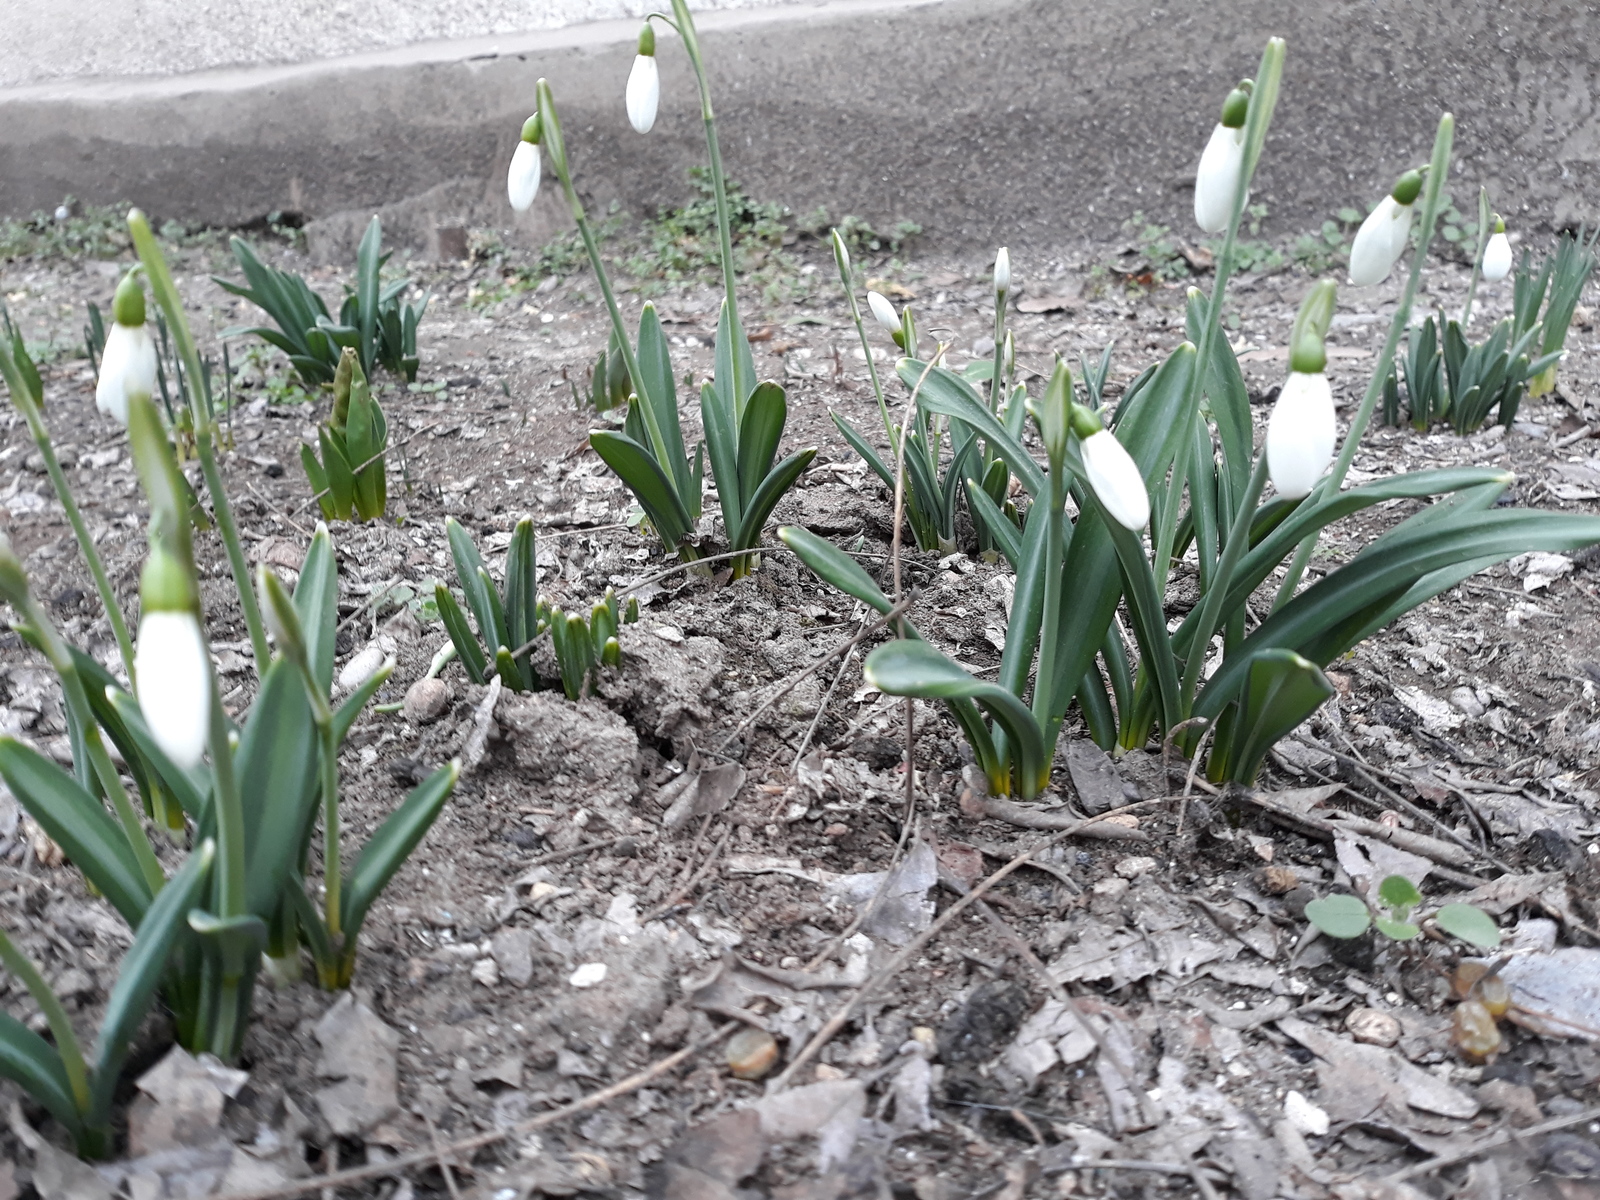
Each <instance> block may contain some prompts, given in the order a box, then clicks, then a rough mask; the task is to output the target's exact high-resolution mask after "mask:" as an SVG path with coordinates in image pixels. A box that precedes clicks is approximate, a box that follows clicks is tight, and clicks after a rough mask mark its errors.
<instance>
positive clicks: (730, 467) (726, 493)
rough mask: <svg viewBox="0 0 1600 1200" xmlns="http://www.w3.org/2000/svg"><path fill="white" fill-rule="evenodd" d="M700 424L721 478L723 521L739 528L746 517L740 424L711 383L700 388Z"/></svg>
mask: <svg viewBox="0 0 1600 1200" xmlns="http://www.w3.org/2000/svg"><path fill="white" fill-rule="evenodd" d="M700 424H701V426H702V427H704V429H705V431H706V451H707V453H708V454H709V455H710V457H711V474H712V476H713V477H715V479H716V481H717V497H718V499H719V500H720V502H721V504H722V523H723V525H724V526H725V527H726V528H728V529H737V528H738V527H739V522H740V521H741V519H742V518H743V516H744V493H743V492H742V491H740V486H739V427H738V426H737V425H736V424H735V423H734V419H733V406H732V405H731V404H729V403H727V402H726V401H725V400H724V399H723V397H722V394H721V393H720V392H718V391H717V389H716V388H715V387H714V386H712V385H711V384H709V383H707V384H704V385H702V386H701V388H700Z"/></svg>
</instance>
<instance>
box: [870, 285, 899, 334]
mask: <svg viewBox="0 0 1600 1200" xmlns="http://www.w3.org/2000/svg"><path fill="white" fill-rule="evenodd" d="M867 307H868V308H870V309H871V310H872V315H873V316H875V317H877V318H878V324H879V325H882V326H883V327H884V328H885V329H887V330H888V331H889V332H890V333H899V332H900V314H899V313H897V312H895V311H894V305H892V304H890V303H889V298H888V297H887V296H885V295H884V294H883V293H882V292H868V293H867Z"/></svg>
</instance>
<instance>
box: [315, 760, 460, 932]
mask: <svg viewBox="0 0 1600 1200" xmlns="http://www.w3.org/2000/svg"><path fill="white" fill-rule="evenodd" d="M460 773H461V767H460V764H458V763H453V762H452V763H449V764H447V765H445V766H442V767H440V768H439V769H438V770H437V771H435V772H434V773H433V774H432V775H430V776H429V777H428V778H427V779H426V780H424V781H423V782H422V783H420V784H418V785H417V787H416V788H415V789H414V790H413V791H412V792H411V794H410V795H409V796H407V797H406V798H405V801H404V802H403V803H402V804H401V805H400V807H399V808H397V809H395V810H394V812H392V813H390V814H389V816H388V817H387V818H385V820H384V822H383V824H382V825H380V826H378V829H377V831H376V832H375V833H374V834H373V835H372V837H371V838H370V839H369V840H368V841H367V844H366V845H365V846H363V847H362V848H361V854H360V855H359V856H358V857H357V858H356V863H355V866H354V867H352V868H351V869H350V874H349V875H348V876H347V877H346V878H345V881H344V889H343V891H342V893H341V905H342V911H341V914H340V915H341V916H342V918H343V922H342V923H343V928H344V936H345V939H346V943H347V944H350V945H353V944H354V942H355V940H356V935H357V934H359V933H360V931H361V925H362V922H364V921H365V920H366V919H367V912H368V910H370V909H371V908H372V905H373V902H374V901H375V900H377V898H378V897H379V896H380V895H381V894H382V893H383V889H384V888H385V887H387V886H388V885H389V880H391V879H392V878H394V873H395V872H396V871H398V870H399V869H400V865H401V864H402V863H404V862H405V861H406V859H407V858H409V857H410V856H411V852H412V851H413V850H415V849H416V848H417V844H418V843H419V842H421V841H422V839H423V837H424V836H425V835H426V834H427V832H428V830H429V828H430V827H431V826H432V825H433V822H434V820H435V819H436V818H437V817H438V815H439V810H440V809H442V808H443V807H444V802H445V801H446V800H448V799H449V798H450V793H451V792H452V791H453V790H455V786H456V779H457V778H458V777H459V776H460Z"/></svg>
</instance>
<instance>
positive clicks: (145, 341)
mask: <svg viewBox="0 0 1600 1200" xmlns="http://www.w3.org/2000/svg"><path fill="white" fill-rule="evenodd" d="M155 390H156V343H155V340H154V339H153V338H152V337H151V336H150V330H149V329H148V328H147V327H146V326H144V325H140V326H137V327H135V326H131V325H119V324H117V323H115V322H113V323H112V325H111V328H110V329H109V330H107V331H106V346H105V350H104V351H102V352H101V355H100V380H99V382H98V383H96V384H95V389H94V403H95V407H96V408H98V409H99V410H100V411H101V412H103V413H105V414H106V415H107V416H108V417H110V418H112V419H113V420H114V421H116V422H117V424H119V425H126V424H127V423H128V397H130V396H133V395H136V394H141V395H145V396H152V395H154V394H155Z"/></svg>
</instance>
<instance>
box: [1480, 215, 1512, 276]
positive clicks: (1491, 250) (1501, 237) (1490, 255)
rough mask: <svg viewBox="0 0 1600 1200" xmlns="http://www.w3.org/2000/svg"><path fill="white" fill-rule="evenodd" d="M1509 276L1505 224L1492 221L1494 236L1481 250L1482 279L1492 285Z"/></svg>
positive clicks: (1508, 253)
mask: <svg viewBox="0 0 1600 1200" xmlns="http://www.w3.org/2000/svg"><path fill="white" fill-rule="evenodd" d="M1509 274H1511V242H1510V241H1509V240H1508V239H1507V238H1506V223H1505V222H1504V221H1503V220H1501V219H1500V218H1499V217H1496V218H1495V219H1494V234H1493V236H1491V237H1490V238H1489V243H1488V245H1486V246H1484V248H1483V277H1484V278H1485V279H1487V280H1489V282H1491V283H1494V282H1497V281H1499V280H1501V279H1504V278H1505V277H1506V276H1507V275H1509Z"/></svg>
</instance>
